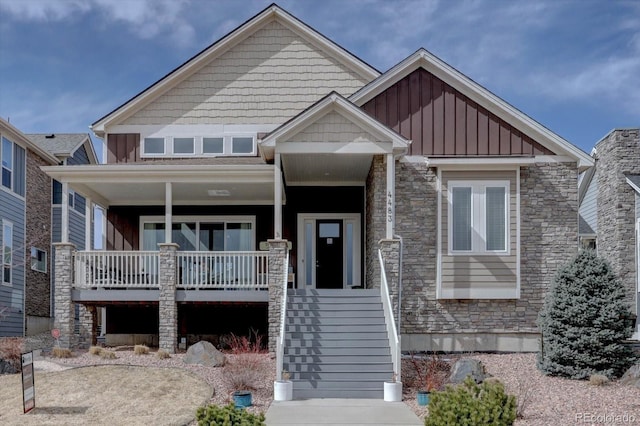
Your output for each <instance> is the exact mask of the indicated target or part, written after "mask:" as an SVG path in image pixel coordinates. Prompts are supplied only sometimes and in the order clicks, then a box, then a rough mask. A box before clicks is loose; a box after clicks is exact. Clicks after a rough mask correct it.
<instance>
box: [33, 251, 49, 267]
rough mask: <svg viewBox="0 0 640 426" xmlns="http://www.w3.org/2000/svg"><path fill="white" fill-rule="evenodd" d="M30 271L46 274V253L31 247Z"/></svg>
mask: <svg viewBox="0 0 640 426" xmlns="http://www.w3.org/2000/svg"><path fill="white" fill-rule="evenodd" d="M31 269H33V270H34V271H38V272H45V273H46V272H47V252H46V251H44V250H40V249H39V248H36V247H31Z"/></svg>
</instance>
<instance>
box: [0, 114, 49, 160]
mask: <svg viewBox="0 0 640 426" xmlns="http://www.w3.org/2000/svg"><path fill="white" fill-rule="evenodd" d="M0 132H1V133H3V136H8V137H9V139H12V142H18V143H19V144H20V145H24V146H26V147H28V148H30V149H31V150H33V151H34V152H35V153H36V154H38V155H39V156H40V157H42V158H43V159H44V160H46V161H48V162H49V163H51V164H58V163H59V162H60V160H58V159H57V158H56V157H55V156H54V155H52V154H51V153H50V152H48V151H47V150H45V149H43V148H41V147H40V146H38V145H37V144H35V143H33V141H32V140H31V139H29V138H28V137H27V136H26V135H25V134H24V133H22V132H21V131H20V130H18V128H16V127H15V126H13V125H12V124H11V123H9V122H8V121H7V120H5V119H4V118H2V117H0Z"/></svg>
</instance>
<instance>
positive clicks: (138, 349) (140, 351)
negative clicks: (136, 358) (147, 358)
mask: <svg viewBox="0 0 640 426" xmlns="http://www.w3.org/2000/svg"><path fill="white" fill-rule="evenodd" d="M133 353H134V354H136V355H147V354H148V353H149V347H148V346H146V345H135V346H134V348H133Z"/></svg>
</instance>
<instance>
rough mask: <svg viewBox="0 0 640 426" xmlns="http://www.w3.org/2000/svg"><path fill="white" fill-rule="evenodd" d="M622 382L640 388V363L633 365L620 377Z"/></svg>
mask: <svg viewBox="0 0 640 426" xmlns="http://www.w3.org/2000/svg"><path fill="white" fill-rule="evenodd" d="M620 383H622V384H623V385H630V386H635V387H637V388H640V364H636V365H633V366H631V368H629V369H628V370H627V371H626V373H624V374H623V375H622V377H621V378H620Z"/></svg>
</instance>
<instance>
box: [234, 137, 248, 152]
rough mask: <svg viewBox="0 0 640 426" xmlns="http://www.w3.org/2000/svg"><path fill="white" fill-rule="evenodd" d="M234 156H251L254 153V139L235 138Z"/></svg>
mask: <svg viewBox="0 0 640 426" xmlns="http://www.w3.org/2000/svg"><path fill="white" fill-rule="evenodd" d="M231 153H232V154H251V153H253V138H252V137H234V138H232V139H231Z"/></svg>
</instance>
